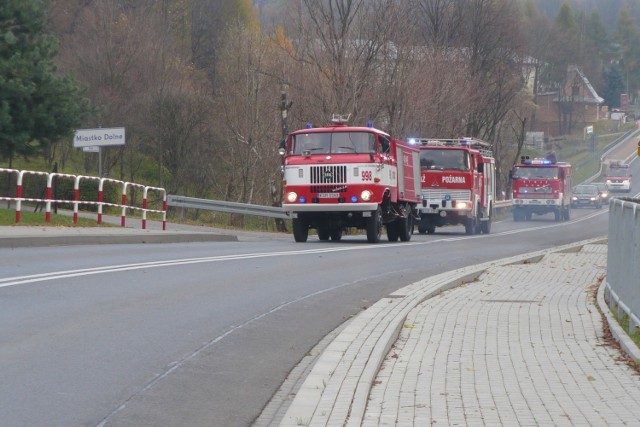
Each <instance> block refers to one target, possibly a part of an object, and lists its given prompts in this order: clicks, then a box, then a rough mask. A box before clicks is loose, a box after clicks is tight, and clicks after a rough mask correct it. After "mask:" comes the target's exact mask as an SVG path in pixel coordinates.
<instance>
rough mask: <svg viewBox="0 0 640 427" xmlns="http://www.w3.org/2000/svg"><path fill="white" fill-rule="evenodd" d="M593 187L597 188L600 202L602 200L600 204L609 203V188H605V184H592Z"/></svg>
mask: <svg viewBox="0 0 640 427" xmlns="http://www.w3.org/2000/svg"><path fill="white" fill-rule="evenodd" d="M592 184H593V185H595V186H596V187H598V191H599V192H600V200H602V204H605V205H606V204H607V203H609V198H610V196H611V194H610V193H609V186H607V183H606V182H593V183H592Z"/></svg>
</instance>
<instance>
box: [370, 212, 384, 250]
mask: <svg viewBox="0 0 640 427" xmlns="http://www.w3.org/2000/svg"><path fill="white" fill-rule="evenodd" d="M366 228H367V241H368V242H369V243H379V242H380V235H381V234H382V219H381V218H380V209H378V210H377V211H374V212H372V213H371V216H370V217H369V218H367V224H366Z"/></svg>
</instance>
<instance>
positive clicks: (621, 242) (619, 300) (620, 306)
mask: <svg viewBox="0 0 640 427" xmlns="http://www.w3.org/2000/svg"><path fill="white" fill-rule="evenodd" d="M638 242H640V199H632V198H620V199H613V200H612V201H611V203H610V205H609V245H608V252H607V278H606V283H605V289H604V299H605V301H606V302H607V304H608V305H609V307H611V308H612V309H616V310H617V316H618V319H622V318H623V317H624V316H625V315H626V316H628V318H629V330H628V333H629V334H631V335H633V334H634V333H635V332H636V331H638V330H640V319H639V317H640V292H638V289H639V287H640V263H638V260H640V247H639V245H638Z"/></svg>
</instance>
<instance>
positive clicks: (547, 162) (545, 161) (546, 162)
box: [542, 160, 551, 165]
mask: <svg viewBox="0 0 640 427" xmlns="http://www.w3.org/2000/svg"><path fill="white" fill-rule="evenodd" d="M542 164H543V165H550V164H551V160H544V161H543V162H542Z"/></svg>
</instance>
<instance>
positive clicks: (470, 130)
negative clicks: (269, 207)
mask: <svg viewBox="0 0 640 427" xmlns="http://www.w3.org/2000/svg"><path fill="white" fill-rule="evenodd" d="M6 1H7V2H8V3H7V4H8V5H9V6H10V7H8V6H7V7H4V8H0V32H2V34H3V37H0V54H1V55H2V56H1V57H0V60H1V61H2V62H1V63H0V65H1V67H0V93H2V94H3V100H2V104H1V105H0V124H2V127H1V132H0V144H2V145H1V146H0V156H1V157H0V165H6V164H9V162H10V161H13V160H15V159H25V158H27V159H29V158H31V159H33V158H42V159H45V160H46V162H47V163H46V164H48V165H49V166H50V165H52V164H53V163H54V162H57V163H58V164H59V165H60V167H61V168H62V169H63V170H66V171H68V172H71V173H87V174H91V173H92V174H95V173H96V170H97V167H96V159H95V154H94V153H83V152H81V151H79V150H77V149H75V148H73V146H72V143H71V135H72V134H73V131H74V129H76V128H78V127H80V128H96V127H125V128H126V135H127V141H126V145H125V146H123V147H110V148H108V149H105V150H104V171H105V174H106V175H108V176H111V177H114V178H118V179H125V180H129V181H136V182H148V183H149V184H151V185H158V186H162V187H166V188H167V189H168V191H169V192H170V193H172V194H184V195H190V196H195V197H209V198H216V199H226V200H232V201H239V202H246V203H260V204H271V202H272V198H271V188H272V187H276V188H277V187H278V186H279V181H280V159H279V157H278V154H277V150H276V147H277V144H278V142H279V140H280V139H281V138H282V137H283V126H284V125H285V124H286V125H287V126H288V128H289V129H290V130H293V129H296V128H301V127H304V126H305V124H306V123H307V122H310V123H313V124H315V125H319V124H325V123H326V122H327V120H328V119H329V117H330V116H331V114H333V113H341V114H348V113H350V114H351V118H352V123H355V124H365V123H367V122H368V121H373V122H374V125H375V126H376V127H378V128H381V129H383V130H386V131H388V132H390V133H391V134H393V135H395V136H396V137H398V138H405V137H408V136H434V137H456V136H459V135H468V136H473V137H478V138H482V139H485V140H487V141H490V142H491V143H493V144H494V147H495V151H496V153H497V160H498V165H499V170H500V171H501V173H499V181H500V184H499V185H501V186H502V187H503V188H504V186H505V185H506V170H507V169H508V168H509V166H510V165H511V164H512V163H513V161H514V159H515V158H516V156H517V155H518V149H519V147H520V146H521V144H522V141H523V139H524V133H525V132H526V131H527V130H529V129H530V128H531V125H532V121H533V120H535V115H534V111H535V108H536V107H535V104H534V101H535V97H534V89H540V88H547V89H549V88H550V89H553V88H557V87H559V86H560V85H562V84H563V82H564V79H566V76H567V72H566V71H567V68H568V66H569V65H577V66H578V67H579V68H580V69H581V70H583V72H584V74H585V75H586V76H588V77H589V80H590V81H591V83H592V84H593V85H594V86H595V88H596V90H597V91H598V93H601V94H602V96H603V97H604V98H605V101H606V103H607V104H608V105H609V106H611V107H615V106H616V105H617V104H619V99H620V93H623V92H627V91H629V93H630V95H631V98H632V100H634V99H635V98H636V97H637V91H638V88H639V86H640V62H639V61H638V59H639V58H640V52H639V48H640V34H639V33H638V25H637V19H636V18H635V17H636V16H637V12H638V8H637V3H638V1H637V0H634V1H632V2H628V1H624V2H623V1H618V0H611V1H610V2H603V1H596V0H591V2H589V1H587V0H584V1H582V2H580V1H579V0H575V1H574V2H570V3H568V4H565V5H564V6H559V5H558V4H557V3H558V2H557V1H551V0H537V1H536V2H534V1H533V0H527V1H526V2H521V1H519V0H517V1H516V0H513V1H511V0H445V1H439V2H434V1H430V0H406V1H397V0H330V1H326V0H259V1H256V2H255V4H254V3H252V2H251V0H136V1H131V0H101V1H91V2H88V1H85V0H52V1H51V2H50V4H49V6H48V7H46V8H44V7H43V5H44V4H45V3H44V2H42V1H40V0H6ZM603 3H606V4H607V5H609V6H608V7H606V8H603V6H602V4H603ZM623 4H629V5H630V7H629V8H626V7H622V5H623ZM619 6H620V7H619ZM25 11H28V12H29V13H30V14H33V16H34V20H35V21H34V22H39V23H40V26H37V25H35V26H34V25H31V24H29V23H27V22H23V21H24V17H25V16H26V12H25ZM598 11H600V12H599V13H596V12H598ZM2 12H3V13H4V14H2ZM612 14H615V15H616V16H612ZM14 39H15V41H14ZM38 40H40V41H42V40H48V41H49V42H50V43H51V44H50V49H49V50H47V52H49V55H48V56H45V57H43V58H42V61H41V62H39V67H40V68H39V69H40V70H41V71H40V72H38V71H37V69H31V68H29V66H28V64H27V63H26V62H18V61H14V60H15V59H16V58H18V57H21V55H24V54H25V52H43V50H42V49H39V48H36V47H35V45H34V43H36V42H38ZM18 41H19V42H18ZM49 42H48V43H49ZM16 67H17V68H16ZM44 69H46V72H47V73H49V74H50V75H51V78H47V79H45V81H46V82H49V83H55V84H53V86H50V88H49V89H46V87H47V86H46V85H44V82H43V81H42V79H34V78H33V76H35V75H40V76H41V75H44V74H43V72H42V70H44ZM16 70H18V71H16ZM38 73H40V74H38ZM53 76H55V78H56V79H58V80H55V79H54V78H53ZM65 85H66V86H65ZM69 85H71V86H69ZM65 88H66V89H65ZM18 89H20V90H18ZM54 89H55V90H54ZM283 96H286V101H290V102H292V104H291V105H289V104H288V103H287V102H283ZM42 98H45V99H49V100H57V101H60V103H59V104H60V105H61V106H62V107H64V108H60V109H59V110H55V114H54V110H53V109H51V110H47V109H43V108H38V109H35V108H34V109H31V110H29V109H28V108H26V107H25V106H32V105H37V101H38V100H40V99H42ZM25 100H29V101H28V102H26V101H25ZM62 101H64V102H62ZM17 106H20V108H18V107H17ZM283 107H287V108H286V110H287V113H288V115H287V119H288V122H287V123H284V122H283V120H282V118H283V111H282V108H283ZM289 107H290V108H289ZM46 111H51V115H50V116H48V117H41V119H39V120H40V121H39V122H38V123H49V124H51V123H59V124H60V126H61V128H60V129H55V130H56V132H53V131H52V132H50V133H48V134H47V135H42V132H41V130H42V129H41V128H39V127H38V126H27V125H26V124H25V123H33V120H31V121H29V120H30V119H29V117H31V118H33V117H35V116H36V115H37V114H39V115H40V116H42V114H43V112H46ZM38 129H40V133H38V132H39V131H38ZM52 129H54V128H52ZM569 131H580V129H569Z"/></svg>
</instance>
